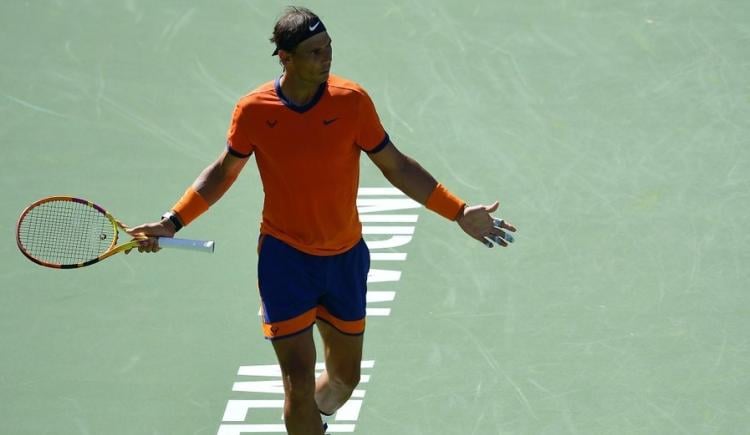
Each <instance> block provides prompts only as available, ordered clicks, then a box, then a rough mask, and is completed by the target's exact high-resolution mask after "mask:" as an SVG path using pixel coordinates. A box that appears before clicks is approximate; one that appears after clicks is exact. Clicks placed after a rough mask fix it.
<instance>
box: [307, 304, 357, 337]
mask: <svg viewBox="0 0 750 435" xmlns="http://www.w3.org/2000/svg"><path fill="white" fill-rule="evenodd" d="M318 318H319V319H321V320H324V321H326V322H328V323H330V324H331V326H333V327H334V328H336V329H338V330H339V332H343V333H344V334H349V335H360V334H363V333H364V332H365V319H364V318H362V319H360V320H341V319H339V318H337V317H334V316H333V314H331V313H329V312H328V310H326V309H325V307H324V306H322V305H318Z"/></svg>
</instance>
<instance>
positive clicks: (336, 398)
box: [315, 321, 364, 415]
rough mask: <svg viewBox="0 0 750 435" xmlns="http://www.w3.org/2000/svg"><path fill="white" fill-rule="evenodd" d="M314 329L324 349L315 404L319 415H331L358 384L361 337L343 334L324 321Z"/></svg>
mask: <svg viewBox="0 0 750 435" xmlns="http://www.w3.org/2000/svg"><path fill="white" fill-rule="evenodd" d="M317 325H318V330H319V331H320V335H321V337H322V338H323V346H324V348H325V362H326V370H325V371H324V372H323V374H321V375H320V377H318V380H317V381H316V386H315V402H316V403H317V405H318V409H319V410H320V412H323V413H325V414H328V415H330V414H333V413H334V412H336V411H337V410H338V409H339V408H340V407H341V406H342V405H343V404H344V403H346V401H347V400H349V397H351V395H352V392H353V391H354V389H355V388H356V387H357V385H358V384H359V375H360V367H361V364H362V343H363V338H364V335H347V334H343V333H341V332H339V331H338V330H337V329H336V328H334V327H332V326H331V325H329V324H328V323H326V322H324V321H318V322H317Z"/></svg>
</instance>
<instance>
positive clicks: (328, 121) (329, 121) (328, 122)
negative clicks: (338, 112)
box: [323, 118, 338, 125]
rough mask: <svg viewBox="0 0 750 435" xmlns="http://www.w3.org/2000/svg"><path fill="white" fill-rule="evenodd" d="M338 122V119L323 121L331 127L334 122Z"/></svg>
mask: <svg viewBox="0 0 750 435" xmlns="http://www.w3.org/2000/svg"><path fill="white" fill-rule="evenodd" d="M337 120H338V118H331V119H324V120H323V125H331V124H333V123H334V122H336V121H337Z"/></svg>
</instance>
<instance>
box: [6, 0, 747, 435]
mask: <svg viewBox="0 0 750 435" xmlns="http://www.w3.org/2000/svg"><path fill="white" fill-rule="evenodd" d="M305 4H306V5H307V6H310V7H311V8H313V9H314V10H315V11H316V12H317V13H318V14H319V15H320V16H321V17H322V18H323V20H324V21H325V23H326V26H327V28H328V29H329V33H330V34H331V36H332V38H333V41H334V43H333V45H334V68H333V72H334V73H337V74H339V75H342V76H345V77H348V78H351V79H353V80H355V81H358V82H359V83H361V84H362V85H363V86H364V87H365V88H366V89H367V90H368V91H369V93H370V95H371V96H372V98H373V100H374V101H375V103H376V106H377V108H378V111H379V113H380V116H381V120H382V122H383V125H384V126H385V127H386V129H387V130H388V132H389V133H390V136H391V138H392V139H393V141H394V143H395V144H396V145H397V146H399V147H400V148H401V149H402V150H403V151H404V152H406V153H407V154H410V155H412V156H413V157H415V158H416V159H417V160H418V161H419V162H420V163H422V165H423V166H425V167H426V168H428V169H429V170H430V171H431V172H432V173H433V174H434V175H435V176H436V178H438V179H439V180H440V181H442V182H443V183H444V184H446V185H447V186H448V187H449V188H450V189H451V190H453V191H454V192H455V193H457V194H459V195H461V196H462V197H465V198H466V199H467V200H469V201H470V202H473V203H476V202H482V203H490V202H492V201H494V200H495V199H499V200H500V201H501V204H502V209H501V212H500V213H499V214H500V215H502V216H504V217H506V218H507V219H509V220H511V221H512V222H514V223H515V224H516V225H517V226H518V227H519V229H520V231H519V233H518V237H517V242H516V244H515V246H513V247H512V248H510V249H505V250H501V249H497V248H496V249H493V250H489V249H487V248H484V247H483V246H481V245H480V244H478V243H477V242H475V241H473V240H470V239H468V238H467V237H466V236H465V235H463V233H462V232H461V231H460V230H459V229H458V227H457V226H456V225H455V224H453V223H450V222H448V221H446V220H444V219H442V218H440V217H439V216H437V215H435V214H433V213H430V212H428V211H426V210H424V209H417V208H407V209H402V210H395V209H394V210H385V211H382V212H377V213H376V212H375V211H373V209H367V211H365V212H363V216H364V215H367V214H375V215H387V216H389V215H407V218H404V217H403V216H402V218H400V219H403V220H407V221H408V223H404V222H401V223H393V222H391V223H383V222H382V221H381V222H378V219H381V220H382V219H383V218H372V219H373V221H372V222H365V228H366V229H367V228H374V229H369V230H368V231H369V232H373V233H377V232H381V233H384V234H367V236H366V238H367V240H368V241H369V242H371V243H372V244H373V245H374V246H379V247H378V248H373V249H372V251H373V253H374V254H375V253H377V254H379V256H378V257H377V258H378V259H377V260H376V259H375V258H373V268H374V269H376V271H375V273H374V274H373V275H372V278H371V279H372V281H371V286H370V290H371V294H372V298H373V299H372V300H371V301H370V304H369V305H368V306H369V307H370V308H371V309H372V313H373V315H372V316H371V317H370V318H369V320H368V332H367V335H366V349H365V357H364V358H365V360H366V361H367V363H366V367H365V369H364V371H363V373H364V374H365V375H367V376H366V377H364V378H363V383H362V385H361V387H360V389H359V391H358V392H357V395H356V397H355V398H353V399H352V401H351V402H350V403H349V404H348V405H347V408H346V410H345V412H343V413H342V415H340V416H339V417H340V419H339V420H337V421H336V422H335V423H336V425H335V426H334V429H335V430H334V432H333V433H347V432H348V433H352V432H353V433H357V434H367V435H385V434H388V435H395V434H403V435H417V434H476V435H494V434H744V433H748V431H749V429H748V427H750V334H749V332H750V291H748V290H750V288H749V286H750V284H749V283H750V248H748V246H750V236H748V234H749V233H748V231H747V228H748V227H749V226H750V217H749V216H750V139H748V138H749V137H750V51H748V49H747V45H748V42H750V7H748V4H747V2H745V1H738V0H723V1H722V0H717V1H698V0H684V1H674V0H671V1H670V0H668V1H662V2H653V1H641V0H636V1H632V2H624V1H613V0H555V1H552V0H540V1H534V2H513V1H507V0H499V1H491V0H480V1H477V2H469V3H467V2H459V1H452V0H438V1H431V2H428V1H422V2H420V1H393V0H385V1H359V0H357V1H347V2H333V1H320V2H308V3H305ZM283 6H284V4H283V3H279V2H270V1H255V0H245V1H238V0H235V1H217V2H198V1H190V0H187V1H175V0H163V1H162V0H160V1H157V2H146V1H141V0H127V1H121V2H114V1H105V2H91V1H82V0H77V1H76V0H69V1H66V0H59V1H32V2H22V1H5V2H3V4H2V5H1V6H0V35H2V37H1V38H0V49H1V51H2V53H3V56H2V62H1V63H0V144H1V146H2V149H3V157H2V160H0V180H1V182H2V204H3V206H2V208H1V209H0V241H2V243H0V434H8V435H22V434H66V435H67V434H106V435H110V434H111V435H118V434H149V435H153V434H169V435H171V434H217V433H221V434H224V435H226V434H239V433H278V432H273V431H274V430H276V428H278V427H279V425H281V423H282V422H281V418H280V415H281V411H280V409H279V408H278V403H279V402H278V401H279V400H281V398H282V396H281V395H280V394H279V391H278V385H279V384H278V377H277V375H275V374H274V373H275V372H274V368H273V367H266V366H268V365H273V364H274V362H275V359H274V356H273V352H272V349H271V347H270V345H269V344H268V343H267V342H266V341H265V340H263V338H262V334H261V331H260V328H259V320H258V316H257V311H258V295H257V287H256V276H255V261H256V253H255V240H256V238H257V231H258V221H259V215H260V208H261V199H262V190H261V188H260V181H259V177H258V175H257V170H256V168H255V165H254V163H251V164H249V165H248V166H247V167H246V170H245V172H244V173H243V175H242V176H241V177H240V179H239V181H238V182H237V183H236V185H235V186H234V187H233V188H232V190H231V191H230V192H229V193H228V194H227V196H226V197H225V198H224V199H223V200H222V201H221V202H220V203H219V204H217V205H216V206H215V207H214V208H213V209H212V210H211V211H210V212H209V213H208V214H206V215H205V216H203V217H202V218H201V219H200V220H198V221H197V222H195V223H194V224H193V225H191V226H190V227H189V228H187V229H186V230H184V237H191V238H211V239H214V240H216V243H217V250H216V253H215V254H213V255H205V254H197V253H190V252H174V251H172V252H167V251H162V252H161V253H159V254H156V255H133V254H131V255H129V256H124V255H118V256H116V257H113V258H112V259H110V260H107V261H105V262H103V263H101V264H97V265H95V266H92V267H90V268H84V269H80V270H72V271H57V270H52V269H44V268H41V267H39V266H36V265H34V264H32V263H30V262H28V261H27V260H26V259H25V258H23V257H22V256H21V255H20V253H19V252H18V250H17V249H16V246H15V243H14V229H15V223H16V219H17V216H18V214H19V213H20V212H21V210H22V209H23V208H24V206H25V205H26V204H27V203H29V202H31V201H33V200H35V199H37V198H40V197H43V196H47V195H52V194H69V195H74V196H80V197H85V198H89V199H91V200H93V201H95V202H98V203H101V204H102V205H103V206H105V207H106V208H108V209H110V210H111V211H112V212H113V213H114V214H115V215H116V216H118V217H120V218H121V219H122V220H123V221H125V222H126V223H130V224H138V223H141V222H144V221H150V220H154V219H156V218H158V216H159V215H160V214H161V213H162V212H163V211H165V210H166V209H167V208H168V207H170V206H171V205H172V204H173V203H174V201H175V200H176V199H177V198H178V197H179V195H180V194H181V193H182V192H183V190H184V189H185V187H186V186H187V185H188V184H189V183H190V182H192V180H193V179H194V178H195V176H196V175H197V174H198V172H199V171H200V170H201V169H203V167H205V166H206V165H207V164H208V163H209V162H211V161H212V160H213V159H214V158H215V157H216V156H217V155H218V154H219V153H220V152H221V151H222V149H223V147H224V137H225V132H226V128H227V126H228V123H229V117H230V114H231V111H232V109H233V107H234V103H235V101H236V100H237V99H238V98H239V97H240V96H242V95H243V94H245V93H246V92H248V91H249V90H251V89H253V88H254V87H255V86H256V85H258V84H260V83H262V82H265V81H267V80H271V79H273V78H274V77H276V76H277V75H278V74H279V73H280V68H279V66H278V64H277V61H276V58H273V57H271V55H270V54H271V51H272V46H271V45H270V43H269V42H268V37H269V36H270V33H271V28H272V25H273V22H274V20H275V19H276V17H277V16H278V15H279V14H280V12H281V10H282V7H283ZM361 185H362V187H367V188H384V187H388V184H387V182H386V181H385V180H384V179H383V178H382V176H380V174H379V173H378V172H377V171H376V170H375V168H374V166H373V165H372V164H371V163H370V162H369V160H368V159H367V158H366V157H364V156H363V160H362V180H361ZM400 199H402V198H401V197H399V196H394V195H392V192H390V191H373V190H366V191H363V195H362V204H363V206H364V207H375V206H376V205H378V204H379V205H381V206H382V205H384V204H385V205H392V206H394V207H395V208H398V206H405V205H408V203H407V202H405V201H399V200H400ZM368 204H369V205H368ZM373 204H374V205H373ZM415 216H416V218H415ZM301 218H304V217H301ZM392 219H399V218H392ZM415 219H416V221H414V220H415ZM382 227H399V228H390V229H385V230H383V229H382ZM181 235H183V233H181ZM397 236H400V238H399V237H397ZM389 241H390V242H389ZM391 242H392V243H391ZM397 242H398V243H401V245H398V243H397ZM389 243H391V245H398V246H393V247H391V248H388V247H384V246H387V245H388V244H389ZM385 254H392V255H385ZM402 254H406V255H405V256H404V255H402ZM404 257H405V258H404ZM252 431H255V432H252Z"/></svg>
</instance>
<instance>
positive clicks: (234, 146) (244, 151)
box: [227, 104, 255, 158]
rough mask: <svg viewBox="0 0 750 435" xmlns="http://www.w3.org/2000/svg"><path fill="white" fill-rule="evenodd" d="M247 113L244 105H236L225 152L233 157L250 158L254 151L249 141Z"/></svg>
mask: <svg viewBox="0 0 750 435" xmlns="http://www.w3.org/2000/svg"><path fill="white" fill-rule="evenodd" d="M247 112H248V110H247V106H246V105H243V104H237V106H235V108H234V113H232V122H231V123H230V124H229V131H227V150H228V151H229V153H230V154H232V155H233V156H235V157H240V158H246V157H250V155H252V154H253V150H254V149H255V147H254V146H253V144H252V142H251V141H250V120H249V119H248V113H247Z"/></svg>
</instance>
